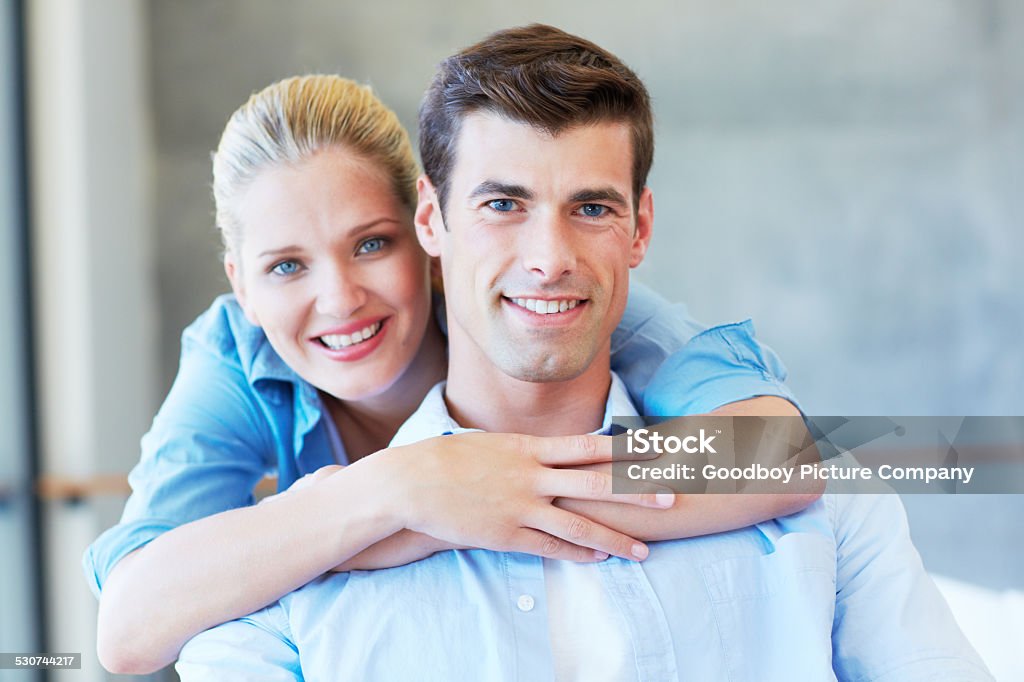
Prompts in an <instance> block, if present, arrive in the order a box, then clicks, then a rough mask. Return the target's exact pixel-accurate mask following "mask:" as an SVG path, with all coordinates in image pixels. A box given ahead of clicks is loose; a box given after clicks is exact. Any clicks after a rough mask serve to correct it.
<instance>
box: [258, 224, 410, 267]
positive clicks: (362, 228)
mask: <svg viewBox="0 0 1024 682" xmlns="http://www.w3.org/2000/svg"><path fill="white" fill-rule="evenodd" d="M381 223H394V224H396V225H401V224H402V222H401V221H400V220H397V219H395V218H389V217H387V216H385V217H382V218H377V219H375V220H371V221H369V222H365V223H360V224H359V225H356V226H355V227H351V228H349V229H348V230H346V231H345V236H347V237H354V236H357V235H360V234H362V233H363V232H369V231H370V230H372V229H373V228H375V227H377V226H378V225H380V224H381ZM304 249H305V247H303V246H300V245H298V244H289V245H288V246H281V247H278V248H274V249H267V250H266V251H261V252H260V253H259V254H257V255H256V257H257V258H263V257H265V256H279V255H281V254H284V253H295V252H296V251H303V250H304Z"/></svg>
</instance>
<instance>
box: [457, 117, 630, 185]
mask: <svg viewBox="0 0 1024 682" xmlns="http://www.w3.org/2000/svg"><path fill="white" fill-rule="evenodd" d="M452 171H453V173H452V175H453V179H454V180H456V182H457V183H458V185H459V189H458V190H457V191H458V192H459V193H460V194H469V193H472V194H479V188H480V187H481V186H483V185H487V186H496V185H507V186H514V187H521V188H525V189H527V190H530V191H533V192H537V191H542V190H544V189H545V187H544V186H537V187H534V186H533V185H536V184H537V183H538V182H541V181H543V180H551V179H557V180H558V181H559V183H560V185H561V189H563V190H564V191H568V192H570V193H571V194H578V193H586V192H598V193H604V194H608V193H609V191H611V192H618V193H620V194H623V195H624V196H626V197H627V198H628V195H629V194H630V193H631V180H632V136H631V130H630V127H629V125H628V124H626V123H623V122H618V121H600V122H596V123H584V124H579V125H575V126H571V127H568V128H565V129H562V130H559V131H557V132H552V131H549V130H546V129H544V128H541V127H538V126H533V125H530V124H528V123H523V122H521V121H516V120H513V119H510V118H508V117H506V116H502V115H500V114H496V113H493V112H473V113H471V114H468V115H467V116H466V117H465V118H464V119H463V121H462V124H461V125H460V130H459V135H458V139H457V141H456V153H455V165H454V167H453V169H452ZM567 187H572V189H571V190H570V189H566V188H567ZM453 189H454V188H453Z"/></svg>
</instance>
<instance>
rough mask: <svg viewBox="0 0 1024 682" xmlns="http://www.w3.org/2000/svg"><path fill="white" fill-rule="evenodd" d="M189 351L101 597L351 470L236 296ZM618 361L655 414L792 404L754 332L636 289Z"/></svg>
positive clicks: (106, 554)
mask: <svg viewBox="0 0 1024 682" xmlns="http://www.w3.org/2000/svg"><path fill="white" fill-rule="evenodd" d="M181 346H182V349H181V363H180V366H179V368H178V376H177V378H176V379H175V381H174V385H173V387H172V388H171V391H170V393H169V394H168V396H167V399H166V400H165V402H164V404H163V406H162V407H161V408H160V411H159V413H158V414H157V415H156V418H155V419H154V421H153V425H152V427H151V428H150V430H149V432H148V433H147V434H146V435H145V436H144V437H143V439H142V458H141V460H140V462H139V464H138V465H137V466H136V467H135V468H134V469H133V470H132V472H131V475H130V476H129V479H128V480H129V483H130V484H131V486H132V495H131V497H130V498H129V500H128V503H127V505H126V506H125V510H124V514H123V516H122V517H121V522H120V523H119V524H118V525H117V526H115V527H113V528H111V529H110V530H108V531H107V532H105V533H104V534H103V535H101V536H100V537H99V539H97V540H96V541H95V542H94V543H93V544H92V545H91V546H90V547H89V548H88V550H87V551H86V553H85V556H84V558H83V566H84V569H85V575H86V580H87V581H88V583H89V585H90V587H91V588H92V590H93V592H94V593H95V594H97V595H99V593H100V590H101V588H102V585H103V583H104V581H105V580H106V578H107V576H108V575H109V574H110V571H111V570H112V569H113V567H114V565H115V564H116V563H117V562H118V561H120V560H121V558H123V557H124V556H125V555H126V554H128V553H129V552H132V551H133V550H135V549H138V548H139V547H141V546H143V545H145V544H146V543H148V542H150V541H151V540H153V539H154V538H156V537H158V536H159V535H160V534H162V533H165V532H167V531H168V530H171V529H173V528H176V527H177V526H180V525H182V524H184V523H188V522H190V521H194V520H196V519H201V518H204V517H206V516H210V515H212V514H216V513H218V512H222V511H226V510H228V509H234V508H236V507H243V506H246V505H251V504H253V503H254V498H253V488H254V487H255V485H256V483H258V482H259V480H260V479H261V478H262V477H263V476H264V475H275V476H277V480H278V489H279V490H285V489H287V488H288V487H289V486H290V485H291V484H292V483H293V482H294V481H295V480H296V479H298V478H300V477H302V476H303V475H305V474H307V473H311V472H313V471H316V470H317V469H319V468H320V467H323V466H325V465H327V464H334V463H336V462H337V463H341V464H345V463H346V459H345V453H344V452H343V451H342V450H341V448H340V447H334V446H332V438H331V430H330V429H328V428H327V421H328V420H326V419H324V418H323V417H324V410H323V405H322V404H321V402H320V396H319V394H318V393H317V390H316V389H315V388H314V387H313V386H311V385H310V384H308V383H307V382H305V381H303V380H302V379H301V378H300V377H299V376H298V375H296V374H295V372H293V371H292V370H291V368H289V367H288V365H286V364H285V362H284V361H283V360H282V359H281V358H280V356H278V354H277V353H276V352H275V351H274V349H273V348H272V347H271V345H270V343H269V342H268V341H267V337H266V335H265V334H264V333H263V331H262V330H261V329H260V328H258V327H254V326H253V325H251V324H250V323H249V322H248V321H247V320H246V319H245V315H244V314H243V313H242V310H241V308H240V307H239V306H238V303H237V302H236V301H235V299H234V297H233V296H222V297H220V298H218V299H217V300H215V301H214V303H213V305H212V306H211V307H210V308H209V310H207V311H206V312H205V313H203V314H202V315H201V316H200V317H199V318H198V319H197V320H196V321H195V322H194V323H192V325H191V326H189V328H188V329H186V330H185V332H184V334H183V335H182V344H181ZM612 352H613V355H612V368H613V369H614V370H616V371H617V372H619V374H620V376H621V377H622V378H623V380H624V381H625V383H626V386H627V387H628V389H629V391H630V392H631V394H632V395H633V398H634V400H636V403H637V404H645V409H647V410H648V411H647V413H648V414H680V415H681V414H696V413H701V412H710V411H711V410H713V409H715V408H717V407H720V406H721V405H724V404H726V403H730V402H733V401H736V400H744V399H747V398H752V397H754V396H759V395H774V396H781V397H783V398H787V399H789V400H793V398H792V395H791V394H790V392H789V390H788V388H786V386H785V385H784V384H783V381H785V378H786V372H785V369H784V368H783V366H782V364H781V363H780V362H779V360H778V358H777V357H776V356H775V354H774V353H772V351H771V350H769V349H768V348H767V347H765V346H762V345H760V344H759V343H758V342H757V341H756V340H755V339H754V336H753V327H752V326H751V324H750V322H749V321H747V322H743V323H739V324H732V325H725V326H721V327H715V328H712V329H708V330H705V329H704V328H703V327H702V326H701V325H699V324H697V323H696V322H694V321H693V320H692V319H691V318H690V317H689V315H688V314H687V312H686V308H685V306H682V305H679V304H670V303H668V302H667V301H665V300H664V299H663V298H661V297H660V296H658V295H656V294H654V293H653V292H652V291H651V290H650V289H647V288H646V287H643V286H642V285H640V284H639V283H636V282H634V283H632V284H631V286H630V296H629V305H628V306H627V308H626V312H625V314H624V316H623V319H622V322H621V323H620V325H619V327H618V329H617V330H616V331H615V334H614V335H613V336H612ZM663 368H664V369H663ZM652 377H653V378H652ZM648 385H650V386H651V387H652V388H647V390H646V391H645V390H644V389H645V387H648Z"/></svg>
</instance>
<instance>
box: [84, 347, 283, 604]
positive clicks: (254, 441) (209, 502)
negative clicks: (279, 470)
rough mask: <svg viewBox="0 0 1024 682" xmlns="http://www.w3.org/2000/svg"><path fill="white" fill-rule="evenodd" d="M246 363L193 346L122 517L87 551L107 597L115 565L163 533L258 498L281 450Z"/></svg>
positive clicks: (94, 580)
mask: <svg viewBox="0 0 1024 682" xmlns="http://www.w3.org/2000/svg"><path fill="white" fill-rule="evenodd" d="M270 442H271V436H270V433H269V427H268V426H267V421H266V419H265V418H263V417H262V415H261V413H260V408H259V405H258V404H257V403H256V401H255V400H254V398H253V396H252V392H251V389H250V387H249V386H248V383H247V382H246V379H245V375H244V373H243V371H242V369H241V367H240V366H239V365H238V364H237V363H233V362H231V359H230V358H225V357H223V356H221V355H219V354H217V353H216V352H215V351H214V349H210V348H194V347H189V348H187V349H186V350H185V351H183V353H182V361H181V366H180V368H179V372H178V376H177V378H176V379H175V382H174V386H173V387H172V388H171V391H170V393H169V394H168V396H167V400H166V401H165V402H164V404H163V406H162V407H161V408H160V412H159V413H158V414H157V416H156V418H155V419H154V421H153V425H152V427H151V429H150V431H149V432H148V433H147V434H146V435H145V436H144V437H143V439H142V457H141V460H140V462H139V464H138V465H137V466H136V467H135V468H134V469H133V470H132V472H131V474H130V475H129V483H130V484H131V487H132V494H131V497H130V498H129V499H128V503H127V505H126V507H125V511H124V514H123V516H122V518H121V522H120V523H119V524H118V525H117V526H115V527H113V528H111V529H110V530H108V531H107V532H105V533H104V534H103V535H101V536H100V537H99V538H98V539H97V540H96V541H95V542H94V543H93V544H92V545H91V546H90V547H89V548H88V549H87V550H86V552H85V556H84V557H83V568H84V570H85V575H86V580H87V582H88V583H89V586H90V587H91V589H92V590H93V592H94V593H95V594H96V595H97V596H99V594H100V591H101V590H102V587H103V583H104V581H105V580H106V578H107V576H108V575H109V574H110V571H111V570H112V569H113V567H114V565H115V564H116V563H117V562H118V561H120V560H121V559H122V558H123V557H124V556H125V555H126V554H128V553H130V552H132V551H134V550H136V549H138V548H139V547H142V546H143V545H145V544H146V543H148V542H150V541H151V540H153V539H154V538H156V537H158V536H159V535H161V534H162V533H165V532H167V531H168V530H171V529H172V528H175V527H177V526H179V525H181V524H184V523H188V522H190V521H194V520H196V519H200V518H203V517H206V516H210V515H211V514H215V513H218V512H221V511H225V510H228V509H233V508H236V507H241V506H245V505H249V504H252V503H253V489H254V487H255V485H256V483H257V482H258V481H259V480H260V478H261V477H262V476H263V475H264V473H266V472H267V471H268V468H269V466H270V458H271V456H272V454H271V453H272V451H273V448H272V446H271V445H270Z"/></svg>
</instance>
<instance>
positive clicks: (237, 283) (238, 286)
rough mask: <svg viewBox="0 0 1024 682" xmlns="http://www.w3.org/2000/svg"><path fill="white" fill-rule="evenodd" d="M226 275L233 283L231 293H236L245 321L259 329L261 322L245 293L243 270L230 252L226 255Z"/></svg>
mask: <svg viewBox="0 0 1024 682" xmlns="http://www.w3.org/2000/svg"><path fill="white" fill-rule="evenodd" d="M224 274H225V275H227V276H228V281H229V282H231V291H233V292H234V294H235V299H236V300H237V301H238V305H239V306H240V307H241V308H242V312H244V313H245V319H247V320H249V322H250V323H251V324H253V325H255V326H257V327H259V326H260V323H259V320H258V319H257V318H256V314H255V313H254V312H253V311H252V310H251V309H250V308H249V305H248V298H247V297H246V292H245V282H244V280H243V278H242V269H241V268H240V267H239V266H238V263H237V262H236V261H235V257H234V256H233V255H232V253H231V252H230V251H228V252H227V253H225V254H224Z"/></svg>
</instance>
